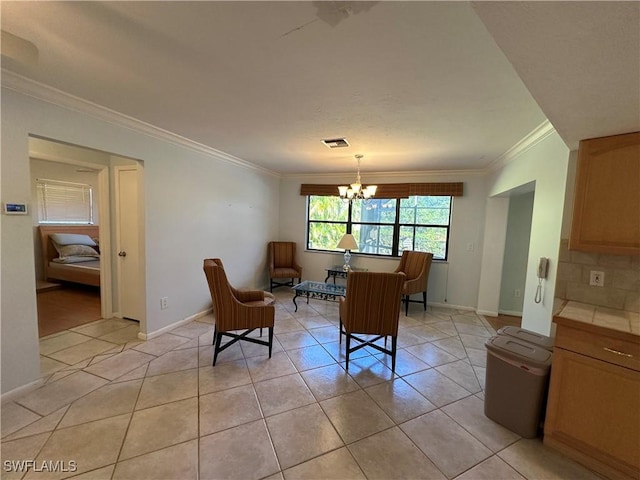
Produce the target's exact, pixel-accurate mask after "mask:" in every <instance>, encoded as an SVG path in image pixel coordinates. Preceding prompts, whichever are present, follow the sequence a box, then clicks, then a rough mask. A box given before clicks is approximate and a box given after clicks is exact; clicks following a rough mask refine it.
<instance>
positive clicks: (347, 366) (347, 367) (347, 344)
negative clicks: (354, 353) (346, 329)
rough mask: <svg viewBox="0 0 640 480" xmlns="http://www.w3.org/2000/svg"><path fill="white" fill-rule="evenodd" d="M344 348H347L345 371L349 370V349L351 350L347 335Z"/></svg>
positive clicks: (349, 338) (349, 337)
mask: <svg viewBox="0 0 640 480" xmlns="http://www.w3.org/2000/svg"><path fill="white" fill-rule="evenodd" d="M346 347H347V365H346V369H347V370H349V348H351V335H349V334H348V333H347V342H346Z"/></svg>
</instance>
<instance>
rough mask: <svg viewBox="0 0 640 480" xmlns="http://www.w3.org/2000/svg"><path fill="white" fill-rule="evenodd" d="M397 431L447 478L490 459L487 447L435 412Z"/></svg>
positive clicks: (414, 420) (404, 425)
mask: <svg viewBox="0 0 640 480" xmlns="http://www.w3.org/2000/svg"><path fill="white" fill-rule="evenodd" d="M400 428H401V429H402V430H403V431H404V433H405V434H407V436H408V437H409V438H410V439H411V440H412V441H413V442H414V443H415V444H416V445H417V446H418V448H420V450H422V451H423V452H424V453H425V454H426V455H427V456H428V457H429V458H430V459H431V461H432V462H433V463H435V464H436V466H437V467H438V469H439V470H440V471H442V472H443V473H444V474H445V475H446V476H447V477H449V478H453V477H455V476H456V475H459V474H460V473H462V472H464V471H466V470H468V469H469V468H471V467H473V466H474V465H476V464H478V463H480V462H481V461H483V460H484V459H486V458H488V457H489V456H491V451H490V450H489V449H488V448H486V447H485V446H484V445H482V443H480V442H479V441H478V440H476V439H475V438H474V437H473V436H472V435H471V434H469V433H468V432H467V431H466V430H464V429H463V428H462V427H460V426H459V425H458V424H457V423H456V422H454V421H453V420H451V419H450V418H449V417H447V416H446V415H445V414H444V413H442V412H440V411H438V410H436V411H434V412H431V413H427V414H426V415H423V416H421V417H418V418H415V419H413V420H410V421H408V422H406V423H403V424H402V425H400Z"/></svg>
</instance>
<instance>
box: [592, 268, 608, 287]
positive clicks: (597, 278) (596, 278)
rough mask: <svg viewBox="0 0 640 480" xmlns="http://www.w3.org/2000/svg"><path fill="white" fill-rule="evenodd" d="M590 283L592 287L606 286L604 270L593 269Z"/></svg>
mask: <svg viewBox="0 0 640 480" xmlns="http://www.w3.org/2000/svg"><path fill="white" fill-rule="evenodd" d="M589 285H591V286H592V287H604V272H599V271H597V270H591V275H590V276H589Z"/></svg>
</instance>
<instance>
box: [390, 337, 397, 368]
mask: <svg viewBox="0 0 640 480" xmlns="http://www.w3.org/2000/svg"><path fill="white" fill-rule="evenodd" d="M397 340H398V336H397V335H396V336H395V337H391V371H392V372H393V373H396V345H397Z"/></svg>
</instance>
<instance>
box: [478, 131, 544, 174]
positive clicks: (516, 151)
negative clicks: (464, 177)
mask: <svg viewBox="0 0 640 480" xmlns="http://www.w3.org/2000/svg"><path fill="white" fill-rule="evenodd" d="M555 131H556V129H555V128H554V127H553V125H551V122H550V121H549V120H545V121H544V122H542V123H541V124H540V125H538V126H537V127H536V128H534V129H533V130H532V131H531V132H530V133H529V134H528V135H527V136H525V137H524V138H523V139H522V140H520V141H519V142H518V143H516V144H515V145H514V146H513V147H511V148H510V149H509V150H507V151H506V152H504V153H503V154H502V155H500V156H499V157H498V158H496V159H495V160H494V161H493V162H491V163H490V164H489V165H488V166H487V168H486V170H485V172H487V173H488V172H491V171H493V170H497V169H499V168H503V167H505V166H506V165H508V164H509V163H511V162H513V161H514V160H515V159H516V158H518V157H519V156H520V155H522V154H523V153H525V152H526V151H527V150H529V149H531V148H533V147H535V146H536V145H537V144H538V143H540V142H541V141H542V140H544V139H545V138H547V137H548V136H549V135H552V134H553V133H555Z"/></svg>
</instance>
